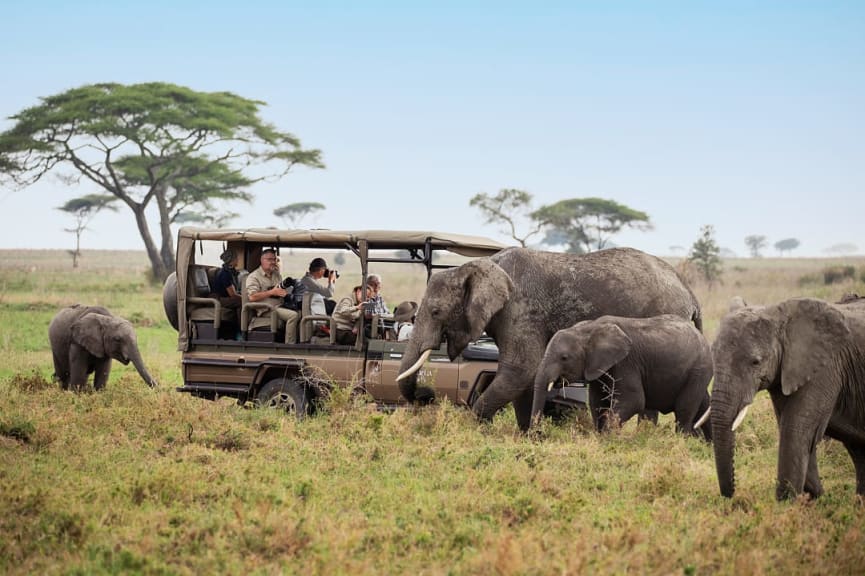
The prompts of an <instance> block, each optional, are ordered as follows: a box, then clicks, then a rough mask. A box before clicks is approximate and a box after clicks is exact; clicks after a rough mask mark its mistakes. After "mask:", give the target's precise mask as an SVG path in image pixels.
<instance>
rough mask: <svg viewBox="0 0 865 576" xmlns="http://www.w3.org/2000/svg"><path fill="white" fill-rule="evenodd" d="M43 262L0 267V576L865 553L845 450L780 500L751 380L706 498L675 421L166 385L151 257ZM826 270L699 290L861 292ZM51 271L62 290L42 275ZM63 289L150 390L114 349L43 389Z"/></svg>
mask: <svg viewBox="0 0 865 576" xmlns="http://www.w3.org/2000/svg"><path fill="white" fill-rule="evenodd" d="M57 254H59V255H60V257H59V258H58V259H57V261H56V262H54V263H53V264H50V263H49V262H50V257H51V254H50V252H49V253H48V255H46V256H45V260H44V261H42V260H40V264H39V266H38V268H37V269H36V270H30V269H27V268H20V267H12V266H11V265H7V264H3V265H0V266H2V267H0V322H2V325H3V326H4V329H3V331H2V335H0V346H2V352H3V354H4V360H5V361H4V363H3V365H2V367H0V395H2V400H0V573H5V574H37V573H38V574H129V573H135V574H204V573H227V574H236V573H250V574H280V573H286V574H295V573H296V574H406V573H410V574H479V575H480V574H483V575H486V574H583V573H591V574H625V573H633V574H642V573H651V574H829V573H831V574H858V573H861V570H862V566H863V565H865V534H863V532H865V506H863V502H862V501H860V500H858V499H857V498H856V496H855V493H854V492H855V475H854V472H853V468H852V464H851V463H850V459H849V457H848V456H847V454H846V451H845V450H844V448H843V446H841V445H840V444H839V443H837V442H825V443H823V444H821V446H820V448H819V456H818V458H819V463H820V469H821V475H822V478H823V481H824V486H825V488H826V495H825V496H824V497H822V498H820V499H818V500H816V501H808V500H805V499H802V500H799V501H795V502H787V503H777V502H775V500H774V477H775V466H776V450H777V434H776V431H775V422H774V416H773V415H772V409H771V404H770V402H769V399H768V397H767V396H766V395H765V394H761V395H758V397H757V399H756V401H755V405H754V407H753V409H752V410H751V412H750V414H749V417H748V419H747V420H746V421H745V423H744V424H743V426H742V428H740V432H739V434H738V438H737V440H738V442H737V454H736V464H737V492H736V496H735V498H733V499H731V500H728V499H725V498H722V497H721V496H720V495H719V493H718V486H717V480H716V478H715V470H714V462H713V456H712V451H711V447H710V446H709V445H707V444H704V443H702V442H700V441H699V440H696V439H691V438H683V437H681V436H679V435H676V434H674V433H673V422H672V418H671V417H670V416H663V417H662V418H661V422H660V424H659V426H657V427H655V426H652V425H649V424H640V425H637V423H636V422H628V423H626V424H625V426H624V427H623V428H622V429H621V430H620V431H617V432H616V433H613V434H606V435H598V434H595V433H594V432H592V430H591V426H590V424H589V422H588V418H587V417H586V415H585V414H580V415H579V417H578V418H576V419H574V420H571V421H569V422H566V423H564V424H561V425H554V424H552V423H551V422H544V423H543V425H542V427H541V429H540V430H539V431H538V432H536V433H533V434H532V435H530V436H524V435H521V434H518V433H517V432H516V425H515V422H514V418H513V414H512V411H511V410H510V409H508V410H506V411H504V412H503V413H501V414H500V415H499V416H497V418H496V419H495V420H494V421H493V422H492V423H489V424H483V425H482V424H478V423H477V422H475V421H474V419H473V418H472V417H471V415H470V413H468V411H466V410H465V409H463V408H459V407H454V406H451V405H447V404H445V405H441V406H436V407H430V408H425V409H418V410H404V411H397V412H395V413H393V414H382V413H379V412H376V411H374V410H370V409H369V407H367V406H366V405H364V404H362V403H360V402H357V401H353V400H352V399H350V398H349V397H348V394H346V393H342V392H337V393H336V394H335V395H334V397H333V398H332V399H331V401H330V402H329V403H328V404H327V405H326V408H325V410H324V412H323V413H322V414H320V415H318V416H316V417H314V418H310V419H307V420H305V421H303V422H297V421H295V420H293V419H291V418H287V417H285V416H281V415H279V414H278V413H274V412H271V411H264V410H250V409H244V408H241V407H238V406H237V405H236V404H234V403H233V402H229V401H227V400H226V401H219V402H206V401H201V400H197V399H194V398H190V397H188V396H186V395H182V394H179V393H177V392H175V391H174V387H175V386H176V385H178V384H179V383H180V369H179V360H180V355H179V353H178V352H176V350H175V348H176V339H175V332H174V331H173V330H172V329H171V327H170V326H169V325H168V324H167V322H165V320H164V318H163V316H162V305H161V292H160V289H159V287H158V286H150V285H149V284H147V282H146V274H145V269H146V266H147V264H146V261H144V259H143V258H139V259H138V260H137V261H135V260H134V257H133V256H129V257H126V258H125V259H121V260H122V263H123V266H121V265H119V264H117V263H116V262H117V260H116V259H112V258H110V256H111V255H110V254H108V255H105V260H104V261H106V262H107V261H114V262H115V265H114V267H113V268H112V267H110V266H107V265H106V267H105V268H100V267H99V266H98V265H96V264H95V262H98V261H102V260H100V259H99V258H98V256H99V255H98V254H86V255H85V260H84V264H83V265H84V266H85V270H84V272H83V273H80V274H79V273H76V274H75V275H73V274H71V273H69V271H68V270H63V271H62V273H60V272H59V271H58V270H59V269H60V268H62V267H63V266H66V267H68V266H69V263H68V261H64V258H63V256H65V255H63V253H62V252H58V253H57ZM139 256H140V255H139ZM55 257H56V255H55ZM0 261H2V262H4V263H5V262H9V261H10V260H9V259H6V258H5V257H2V258H0ZM42 262H46V264H43V263H42ZM136 262H137V263H136ZM90 263H94V264H93V268H92V269H90V268H87V267H88V265H89V264H90ZM848 263H852V264H854V265H856V266H858V267H859V268H861V267H862V262H857V261H855V260H854V261H850V262H848ZM824 265H826V262H825V261H819V260H814V261H799V260H793V259H783V260H781V259H763V260H760V261H750V260H743V261H738V262H736V263H735V264H732V263H729V262H728V263H727V269H726V273H725V276H724V284H722V285H719V286H716V287H714V288H713V289H712V290H711V291H710V290H708V288H706V287H704V286H701V285H699V284H697V285H696V286H695V290H696V292H697V293H698V296H699V297H700V299H701V301H702V302H703V305H704V313H705V317H706V325H707V327H712V328H710V329H707V334H711V333H713V330H714V329H715V328H714V327H716V326H717V322H718V320H719V318H720V314H722V313H723V311H724V310H725V308H726V303H727V301H728V300H729V297H731V296H732V295H734V294H738V295H741V296H743V297H745V298H746V300H749V301H750V302H754V303H768V302H770V301H772V299H780V298H783V297H787V296H793V295H818V294H821V295H822V297H825V298H828V299H837V298H839V297H840V296H841V294H843V292H846V291H858V292H860V293H863V292H865V290H863V286H862V285H861V284H857V283H856V282H857V281H856V280H851V281H850V283H848V284H845V285H832V286H828V287H827V286H823V285H822V284H820V285H809V286H807V287H804V288H803V287H800V286H799V285H798V279H799V278H800V277H801V276H804V275H806V274H819V272H820V270H821V269H822V267H823V266H824ZM734 266H735V267H736V268H735V269H734ZM100 270H104V272H105V273H104V275H101V274H95V273H91V272H98V271H100ZM73 276H75V277H78V276H80V280H81V281H80V282H79V283H77V284H76V283H70V282H69V280H70V278H71V277H73ZM61 277H62V278H64V281H65V282H66V284H67V285H66V286H65V287H60V286H53V285H52V284H51V280H52V279H56V278H61ZM857 277H858V275H857ZM391 281H392V283H393V282H397V281H398V279H391ZM76 301H81V302H84V303H88V304H93V303H97V304H101V305H104V306H107V307H109V308H110V309H112V310H114V311H115V312H116V313H118V314H120V315H122V316H124V317H127V318H129V319H131V320H133V322H134V323H135V324H136V327H137V329H138V335H139V342H140V344H141V348H142V351H143V354H144V357H145V361H146V362H147V364H148V366H149V368H150V370H151V372H152V373H153V374H154V376H155V377H156V378H157V379H158V380H159V381H160V383H161V386H160V388H159V389H157V390H150V389H148V388H146V387H145V386H144V385H143V383H142V382H141V381H140V379H139V377H138V375H137V374H136V373H135V371H134V369H132V368H131V367H125V366H121V365H119V364H117V363H115V368H114V369H113V370H112V375H111V381H110V382H109V384H108V386H107V388H106V390H105V391H104V392H102V393H99V394H95V393H89V394H80V395H75V394H72V393H69V392H62V391H61V390H59V388H58V387H57V386H56V385H54V384H52V383H51V382H50V381H49V378H50V375H51V372H52V368H51V360H50V350H49V348H48V343H47V334H46V330H47V324H48V321H49V320H50V318H51V316H52V315H53V313H54V311H55V310H56V309H57V308H59V307H60V306H63V305H66V304H68V303H72V302H76Z"/></svg>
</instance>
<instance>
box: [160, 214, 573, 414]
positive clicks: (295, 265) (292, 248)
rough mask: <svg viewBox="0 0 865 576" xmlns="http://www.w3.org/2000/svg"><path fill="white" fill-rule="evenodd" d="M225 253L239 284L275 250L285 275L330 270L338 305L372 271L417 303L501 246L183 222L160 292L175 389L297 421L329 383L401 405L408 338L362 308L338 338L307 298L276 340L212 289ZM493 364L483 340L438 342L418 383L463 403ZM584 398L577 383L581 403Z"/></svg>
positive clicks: (387, 293)
mask: <svg viewBox="0 0 865 576" xmlns="http://www.w3.org/2000/svg"><path fill="white" fill-rule="evenodd" d="M228 248H230V249H232V250H233V251H234V252H235V254H237V255H238V260H239V261H238V265H237V270H238V271H239V272H240V274H239V276H240V278H241V283H243V282H244V281H245V275H246V274H248V273H249V272H251V271H253V270H255V269H256V268H257V267H258V266H259V260H260V257H261V252H262V250H264V249H265V248H274V249H275V250H276V251H277V253H278V255H279V257H280V261H281V264H280V273H281V275H282V277H283V278H285V277H287V276H290V277H293V278H300V277H301V276H303V274H304V273H305V272H306V270H307V268H308V265H309V262H310V260H311V259H313V258H315V257H323V258H325V259H326V261H327V263H328V264H329V267H330V268H332V269H339V272H340V276H339V279H338V280H337V282H336V290H335V294H334V299H337V300H338V299H340V298H342V297H344V296H349V295H351V294H352V288H353V287H354V286H356V285H360V286H363V287H364V288H365V287H366V283H367V277H368V275H369V274H371V273H377V274H379V275H380V276H382V278H383V284H384V285H385V286H384V289H383V290H382V293H383V295H384V297H385V300H386V301H387V302H388V305H389V306H390V307H391V309H393V306H395V305H396V304H397V303H399V302H400V301H403V300H409V301H415V302H420V301H421V300H422V297H423V292H424V290H425V287H426V283H427V281H428V280H429V277H430V276H431V275H432V274H434V273H435V271H436V270H437V269H442V268H448V267H451V266H457V265H459V264H462V263H463V262H466V261H468V260H469V259H472V258H478V257H482V256H489V255H492V254H494V253H496V252H497V251H499V250H501V249H502V248H505V246H504V245H503V244H500V243H498V242H496V241H494V240H490V239H487V238H482V237H475V236H466V235H458V234H443V233H438V232H422V231H418V232H413V231H381V230H368V231H332V230H278V229H270V228H268V229H246V230H235V229H202V228H192V227H184V228H181V229H180V231H179V232H178V240H177V269H176V271H175V272H174V273H172V275H171V276H170V277H169V278H168V279H167V280H166V282H165V285H164V289H163V303H164V305H165V311H166V315H167V316H168V319H169V321H171V323H172V325H173V326H174V327H175V328H176V329H177V331H178V350H179V351H180V352H182V374H183V385H182V386H181V387H179V388H177V390H178V391H180V392H184V393H189V394H192V395H193V396H197V397H200V398H204V399H209V400H215V399H218V398H225V397H229V398H234V399H236V400H237V401H238V402H239V403H241V404H245V403H247V402H252V403H255V404H257V405H261V406H270V407H278V408H283V409H285V410H287V411H290V412H296V413H297V414H298V416H302V415H304V414H307V413H311V412H313V411H314V410H315V406H316V404H317V402H316V400H317V399H319V398H322V397H324V396H326V395H327V393H328V391H329V390H331V389H332V387H333V386H343V387H348V388H349V389H350V390H351V391H352V392H353V393H357V394H366V395H369V397H370V398H372V400H374V401H375V402H376V403H377V404H378V405H379V406H380V407H385V408H387V407H396V406H399V405H401V404H404V403H405V400H404V399H403V398H402V396H401V394H400V391H399V386H398V384H397V383H396V377H397V375H398V374H399V365H400V361H401V359H402V355H403V352H404V350H405V347H406V343H405V342H401V341H397V340H396V338H395V337H394V335H393V334H391V332H390V331H389V330H387V329H386V328H385V327H384V324H383V319H382V318H379V317H371V318H367V317H365V316H364V315H361V317H360V318H359V319H358V324H357V326H356V328H357V338H356V340H355V342H354V344H351V345H344V344H337V343H336V340H335V335H336V326H335V322H334V321H333V319H332V318H331V317H328V316H321V315H312V314H310V313H309V306H308V301H307V300H305V301H304V306H303V309H302V310H301V311H300V318H299V320H298V335H297V336H298V337H297V342H296V343H285V337H284V332H283V330H284V328H281V327H280V326H279V323H278V321H275V320H274V321H272V322H271V321H270V320H268V319H265V321H264V325H260V326H258V327H254V326H253V324H254V323H252V322H250V321H249V320H250V318H254V317H255V314H254V313H253V312H251V311H250V310H249V308H251V307H252V306H255V304H254V303H248V302H247V301H246V297H245V296H244V303H243V308H242V309H241V310H240V314H239V315H238V311H236V310H233V309H228V308H226V307H224V306H222V305H221V304H220V301H219V299H217V298H216V297H215V295H214V294H213V289H212V286H213V281H214V279H215V276H216V273H217V272H218V270H219V268H220V266H221V262H220V261H219V254H221V253H222V252H223V251H224V250H225V249H228ZM244 292H245V291H244ZM274 316H275V314H274ZM259 324H261V322H259ZM316 324H325V325H328V327H329V329H330V335H329V336H321V335H316V334H319V332H317V331H316V328H315V326H316ZM367 324H369V327H367ZM497 360H498V349H497V348H496V346H495V344H494V343H493V342H492V341H491V340H489V339H484V338H482V339H480V340H479V341H477V342H475V343H472V344H471V345H470V346H468V347H467V348H466V349H465V350H464V351H463V353H462V354H461V355H460V357H458V358H456V359H455V360H454V361H453V362H451V361H450V360H449V358H448V356H447V345H446V343H442V346H441V347H440V348H439V349H438V350H437V351H434V352H433V354H432V355H431V356H430V358H429V361H428V363H427V365H426V366H425V367H424V368H423V369H422V371H421V373H420V378H421V379H422V380H424V381H425V382H426V383H427V384H429V385H431V386H432V387H433V389H434V390H435V391H436V396H437V398H439V399H440V398H443V397H446V398H448V399H449V400H450V401H451V402H453V403H454V404H457V405H465V406H471V404H472V403H473V401H474V400H475V399H476V398H477V397H478V396H479V395H480V394H481V392H483V390H484V389H485V388H486V386H488V385H489V383H490V382H491V381H492V379H493V377H494V376H495V371H496V366H497V364H496V363H497ZM556 396H557V397H558V398H559V401H560V402H566V403H567V402H570V401H571V400H572V399H569V398H567V397H566V396H567V395H566V394H563V393H559V394H557V395H556ZM584 396H585V394H584V390H583V394H582V400H583V401H584Z"/></svg>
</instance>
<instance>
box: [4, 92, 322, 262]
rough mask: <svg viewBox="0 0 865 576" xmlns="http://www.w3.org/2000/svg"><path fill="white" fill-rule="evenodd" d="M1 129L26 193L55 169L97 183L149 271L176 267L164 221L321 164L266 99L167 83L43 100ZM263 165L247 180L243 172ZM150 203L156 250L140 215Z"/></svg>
mask: <svg viewBox="0 0 865 576" xmlns="http://www.w3.org/2000/svg"><path fill="white" fill-rule="evenodd" d="M41 100H42V101H41V104H39V105H37V106H33V107H31V108H27V109H25V110H23V111H21V112H20V113H18V114H16V115H15V116H12V117H11V119H12V120H14V121H15V124H14V125H13V127H12V128H11V129H9V130H7V131H5V132H3V133H0V167H2V168H3V171H2V172H3V173H4V174H5V178H8V179H9V182H11V184H12V185H14V186H17V187H19V188H26V187H27V186H30V185H32V184H34V183H35V182H37V181H39V180H40V179H41V178H42V177H43V176H45V175H46V174H48V173H49V172H53V173H55V174H57V175H58V176H60V177H61V179H62V180H63V181H65V182H67V183H70V184H74V183H77V182H78V181H80V180H81V179H82V178H83V179H85V180H89V181H91V182H93V183H95V184H97V185H98V186H100V187H101V188H102V189H103V190H105V191H106V192H107V193H109V194H111V195H113V196H114V197H115V198H117V199H118V200H120V201H121V202H123V203H124V204H125V205H126V206H127V207H128V208H129V209H130V210H131V211H132V213H133V215H134V217H135V223H136V226H137V228H138V232H139V234H140V235H141V239H142V241H143V242H144V247H145V249H146V250H147V255H148V257H149V259H150V263H151V267H152V270H153V275H154V277H156V278H165V277H166V276H167V275H168V273H169V272H171V271H172V270H173V269H174V239H173V235H172V233H171V228H170V227H171V224H172V223H173V222H174V221H175V220H176V219H177V218H178V217H179V216H180V215H181V214H183V213H184V212H189V211H194V210H198V211H202V212H208V211H212V210H213V209H214V206H213V202H214V201H217V200H219V201H226V200H238V201H246V202H248V201H249V200H250V199H251V196H250V195H249V194H248V193H247V192H245V191H244V188H246V187H248V186H250V185H251V184H253V183H255V182H258V181H260V180H264V179H277V178H281V177H282V176H284V175H286V174H287V173H288V172H289V170H290V169H291V168H292V167H294V166H296V165H298V164H301V165H305V166H309V167H313V168H323V167H324V164H323V163H322V161H321V152H320V151H319V150H305V149H303V148H302V147H301V143H300V141H299V140H298V139H297V138H296V137H295V136H293V135H292V134H290V133H287V132H280V131H279V130H277V129H276V128H275V127H274V126H272V125H271V124H269V123H266V122H264V121H263V120H262V119H261V118H260V117H259V114H258V112H259V108H260V107H261V106H263V105H264V102H261V101H258V100H249V99H246V98H242V97H240V96H237V95H235V94H232V93H230V92H196V91H194V90H191V89H189V88H185V87H182V86H176V85H174V84H167V83H159V82H154V83H145V84H134V85H129V86H126V85H123V84H116V83H105V84H93V85H86V86H82V87H80V88H74V89H71V90H68V91H66V92H63V93H61V94H57V95H54V96H49V97H47V98H42V99H41ZM252 166H263V167H264V168H263V169H261V170H256V173H255V176H247V175H246V174H245V170H247V169H249V168H250V167H252ZM151 203H155V204H156V207H157V212H158V214H159V226H158V229H159V233H160V235H161V242H160V244H159V246H158V247H157V244H156V242H155V241H154V239H153V236H152V235H151V230H150V225H149V223H148V221H147V217H146V215H145V211H146V209H147V208H148V207H149V206H150V205H151Z"/></svg>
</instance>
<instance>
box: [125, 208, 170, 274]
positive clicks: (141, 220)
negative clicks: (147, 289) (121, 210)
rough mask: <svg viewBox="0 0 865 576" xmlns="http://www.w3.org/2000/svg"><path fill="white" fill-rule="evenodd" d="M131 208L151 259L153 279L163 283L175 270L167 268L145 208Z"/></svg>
mask: <svg viewBox="0 0 865 576" xmlns="http://www.w3.org/2000/svg"><path fill="white" fill-rule="evenodd" d="M130 207H131V208H132V212H133V213H134V214H135V224H136V225H137V226H138V233H139V234H140V235H141V239H142V240H144V248H145V249H146V250H147V257H148V258H149V259H150V267H151V272H152V274H153V278H154V279H155V280H159V281H163V280H165V279H166V278H168V274H169V273H171V272H173V271H174V269H173V268H172V269H168V268H166V266H165V262H163V260H162V258H161V257H160V254H159V251H158V250H157V249H156V244H155V243H154V242H153V237H152V236H151V235H150V228H148V226H147V216H146V215H145V214H144V207H143V206H140V205H138V204H133V205H130Z"/></svg>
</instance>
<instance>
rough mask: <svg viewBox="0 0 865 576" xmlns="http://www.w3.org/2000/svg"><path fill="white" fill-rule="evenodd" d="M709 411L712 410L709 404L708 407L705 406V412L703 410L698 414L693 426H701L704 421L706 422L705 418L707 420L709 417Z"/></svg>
mask: <svg viewBox="0 0 865 576" xmlns="http://www.w3.org/2000/svg"><path fill="white" fill-rule="evenodd" d="M711 411H712V407H711V406H709V407H708V408H706V412H704V413H703V415H702V416H700V419H699V420H697V423H696V424H694V428H699V427H700V426H702V425H703V424H705V423H706V420H708V418H709V412H711Z"/></svg>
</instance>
